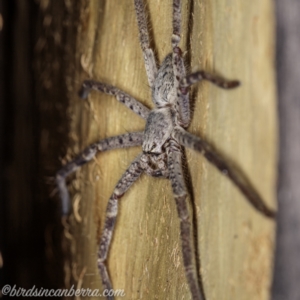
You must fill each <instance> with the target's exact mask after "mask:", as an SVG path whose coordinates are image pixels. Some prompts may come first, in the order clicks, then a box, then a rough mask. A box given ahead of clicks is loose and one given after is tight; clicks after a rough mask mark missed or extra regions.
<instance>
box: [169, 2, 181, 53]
mask: <svg viewBox="0 0 300 300" xmlns="http://www.w3.org/2000/svg"><path fill="white" fill-rule="evenodd" d="M180 32H181V0H174V1H173V34H172V40H171V42H172V48H173V49H174V48H176V47H177V46H178V44H179V42H180Z"/></svg>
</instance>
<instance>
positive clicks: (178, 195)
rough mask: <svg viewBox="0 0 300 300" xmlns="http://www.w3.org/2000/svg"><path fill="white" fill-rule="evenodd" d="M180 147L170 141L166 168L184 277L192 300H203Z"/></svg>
mask: <svg viewBox="0 0 300 300" xmlns="http://www.w3.org/2000/svg"><path fill="white" fill-rule="evenodd" d="M180 148H181V147H180V146H179V145H178V144H177V143H176V142H174V141H172V140H171V141H170V144H169V147H168V148H167V154H168V168H169V171H170V176H169V179H170V181H171V185H172V189H173V194H174V198H175V201H176V207H177V212H178V216H179V219H180V238H181V247H182V257H183V265H184V269H185V275H186V278H187V282H188V285H189V288H190V291H191V294H192V299H193V300H203V299H205V297H204V296H203V295H202V290H201V287H200V283H199V279H198V272H197V265H196V257H195V256H196V252H195V247H194V239H193V232H192V231H193V228H192V222H191V216H190V214H189V210H188V201H187V196H188V194H187V189H186V186H185V181H184V176H183V170H182V160H181V159H182V153H181V149H180Z"/></svg>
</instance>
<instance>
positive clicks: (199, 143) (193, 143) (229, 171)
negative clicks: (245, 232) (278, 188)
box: [173, 127, 276, 218]
mask: <svg viewBox="0 0 300 300" xmlns="http://www.w3.org/2000/svg"><path fill="white" fill-rule="evenodd" d="M173 137H174V139H175V140H176V141H178V142H179V143H180V144H181V145H183V146H186V147H188V148H191V149H194V150H196V151H199V152H200V153H201V154H202V155H204V157H205V158H206V159H207V160H208V161H209V162H210V163H212V164H213V165H214V166H215V167H216V168H218V169H219V170H220V171H221V172H222V174H224V175H226V176H228V177H229V178H230V179H231V180H232V181H233V183H234V184H235V185H236V186H237V187H238V188H239V190H240V191H241V192H242V193H243V194H244V195H245V196H246V198H247V199H248V200H249V202H250V203H251V204H252V205H253V206H254V208H256V209H257V210H258V211H260V212H261V213H262V214H264V215H265V216H267V217H269V218H274V217H275V215H276V212H275V211H274V210H272V209H270V208H268V207H267V206H266V204H265V203H264V201H263V200H262V198H261V197H260V195H259V194H258V193H257V192H256V190H255V189H254V188H253V186H252V185H251V183H250V182H249V180H248V178H247V177H246V175H245V174H244V173H243V172H242V171H241V170H240V169H239V168H238V167H237V166H236V165H234V163H233V162H228V160H227V159H224V158H223V157H222V156H221V155H220V154H218V153H217V152H216V151H215V150H214V149H213V148H212V147H211V146H210V145H209V144H208V143H207V142H205V141H204V140H202V139H201V138H199V137H197V136H195V135H193V134H191V133H189V132H187V131H185V130H184V129H182V128H178V127H177V128H176V129H175V130H174V132H173Z"/></svg>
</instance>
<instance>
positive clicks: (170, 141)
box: [56, 0, 275, 300]
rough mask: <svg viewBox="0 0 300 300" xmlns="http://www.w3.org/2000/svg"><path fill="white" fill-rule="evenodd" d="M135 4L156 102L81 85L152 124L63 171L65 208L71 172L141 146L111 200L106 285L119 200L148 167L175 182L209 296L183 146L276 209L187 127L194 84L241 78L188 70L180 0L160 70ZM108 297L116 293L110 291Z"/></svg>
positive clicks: (198, 298) (259, 203)
mask: <svg viewBox="0 0 300 300" xmlns="http://www.w3.org/2000/svg"><path fill="white" fill-rule="evenodd" d="M134 4H135V10H136V15H137V23H138V28H139V34H140V36H139V37H140V44H141V48H142V51H143V56H144V61H145V68H146V72H147V77H148V82H149V85H150V88H151V91H152V100H153V103H154V105H155V108H154V109H153V110H150V109H148V108H147V107H145V106H144V105H143V104H141V103H140V102H139V101H137V100H136V99H134V98H133V97H132V96H130V95H129V94H127V93H125V92H124V91H122V90H120V89H118V88H116V87H114V86H111V85H109V84H106V83H102V82H98V81H94V80H86V81H84V83H83V85H82V88H81V91H80V96H81V97H82V98H86V97H87V96H88V94H89V92H90V91H91V90H97V91H100V92H102V93H106V94H109V95H112V96H114V97H115V98H116V99H117V100H118V101H120V102H121V103H123V104H124V105H125V106H126V107H128V108H129V109H130V110H132V111H133V112H134V113H136V114H137V115H139V116H140V117H142V118H143V119H144V120H145V121H146V126H145V130H144V131H143V132H134V133H127V134H124V135H120V136H115V137H111V138H107V139H103V140H100V141H98V142H95V143H94V144H92V145H90V146H88V147H87V148H86V149H85V150H84V151H83V152H82V153H81V154H79V155H78V156H77V157H75V158H74V159H73V160H72V161H71V162H69V163H68V164H66V165H65V166H64V167H63V168H62V169H61V170H59V171H58V172H57V174H56V182H57V186H58V190H59V193H60V198H61V201H62V211H63V214H65V215H66V214H68V212H69V208H70V201H69V193H68V190H67V186H66V177H67V176H68V175H69V174H71V173H73V172H75V171H76V170H77V169H78V168H79V167H80V166H82V165H83V164H85V163H87V162H89V161H91V160H92V159H93V158H94V157H95V155H96V154H97V153H98V152H102V151H107V150H111V149H115V148H126V147H133V146H141V147H142V152H141V154H140V155H138V156H137V157H136V158H135V160H134V161H133V162H132V163H131V164H130V165H129V167H128V168H127V170H126V171H125V172H124V174H123V176H122V177H121V178H120V180H119V181H118V183H117V185H116V187H115V189H114V191H113V193H112V195H111V197H110V199H109V201H108V205H107V210H106V218H105V223H104V228H103V231H102V235H101V238H100V244H99V250H98V260H97V264H98V269H99V272H100V276H101V279H102V283H103V287H104V288H106V289H112V284H111V281H110V278H109V274H108V270H107V266H106V260H107V256H108V253H109V248H110V244H111V240H112V235H113V232H114V227H115V223H116V219H117V215H118V202H119V200H120V199H121V197H122V196H123V195H124V193H126V191H127V190H128V189H129V188H130V187H131V185H132V184H133V183H134V182H135V181H136V180H137V179H138V178H139V177H140V175H142V173H146V174H148V175H150V176H153V177H165V178H168V179H169V181H170V183H171V186H172V190H173V194H174V199H175V202H176V206H177V212H178V217H179V219H180V229H179V230H180V238H181V249H182V258H183V265H184V269H185V273H186V279H187V283H188V285H189V289H190V292H191V296H192V299H194V300H203V299H205V297H204V295H203V292H202V289H201V288H200V280H199V278H198V270H197V266H196V252H197V251H196V250H195V249H194V240H193V239H194V237H193V228H192V217H191V216H190V215H189V212H188V194H189V193H188V190H187V187H186V185H185V179H184V175H183V169H182V156H183V152H182V151H183V147H189V148H191V149H193V150H195V151H198V152H200V153H201V154H202V155H204V156H205V157H206V159H207V160H208V161H209V162H210V163H212V164H213V165H214V166H215V167H216V168H217V169H219V170H220V171H221V172H222V174H224V175H226V176H227V177H228V178H229V179H230V180H231V181H232V182H233V183H234V184H235V185H236V186H237V188H239V190H240V191H241V192H242V193H243V194H244V195H245V197H246V198H247V199H248V200H249V202H250V203H251V204H252V205H253V206H254V207H255V208H256V209H257V210H258V211H260V212H261V213H262V214H264V215H265V216H267V217H274V214H275V212H274V211H273V210H271V209H269V208H268V207H267V206H266V205H265V204H264V202H263V200H262V199H261V198H260V196H259V195H258V193H257V192H256V191H255V189H254V188H253V187H252V185H251V183H250V182H249V181H248V179H247V176H246V175H245V174H244V173H243V172H242V171H241V170H240V169H239V168H238V167H237V166H235V164H234V163H233V162H229V161H228V160H226V159H224V158H223V157H222V156H221V155H220V154H219V153H218V152H217V151H215V150H214V149H213V147H211V146H210V145H209V144H208V143H207V142H205V141H204V140H202V139H201V138H199V137H197V136H194V135H192V134H190V133H189V132H187V131H186V130H185V129H186V128H187V127H188V125H189V123H190V121H191V117H190V103H189V94H188V91H189V87H190V86H191V85H192V84H194V83H196V82H198V81H201V80H203V79H204V80H208V81H210V82H212V83H214V84H215V85H217V86H219V87H221V88H224V89H231V88H235V87H237V86H238V85H239V82H238V81H227V80H224V79H222V78H219V77H217V76H215V75H212V74H209V73H206V72H204V71H198V72H195V73H191V74H188V75H187V74H186V71H185V67H184V61H183V57H182V51H181V49H180V48H179V47H178V44H179V42H180V22H181V1H180V0H174V1H173V34H172V38H171V43H172V48H173V51H172V52H171V53H170V54H168V55H167V56H166V58H165V59H164V61H163V62H162V64H161V66H160V68H159V69H158V70H157V67H156V61H155V57H154V53H153V50H152V49H151V47H150V43H149V36H148V29H147V22H146V14H145V8H144V3H143V0H135V1H134ZM108 299H113V298H111V297H108Z"/></svg>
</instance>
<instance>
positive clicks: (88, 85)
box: [79, 80, 150, 120]
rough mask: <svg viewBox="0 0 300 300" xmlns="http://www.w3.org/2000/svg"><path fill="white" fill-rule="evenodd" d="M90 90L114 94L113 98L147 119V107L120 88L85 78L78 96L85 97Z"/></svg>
mask: <svg viewBox="0 0 300 300" xmlns="http://www.w3.org/2000/svg"><path fill="white" fill-rule="evenodd" d="M91 90H96V91H99V92H102V93H105V94H108V95H112V96H115V98H116V99H117V100H118V101H119V102H121V103H123V104H124V105H125V106H126V107H128V108H130V109H131V110H132V111H133V112H134V113H136V114H137V115H139V116H140V117H142V118H143V119H145V120H146V119H147V118H148V115H149V112H150V110H149V108H147V107H146V106H144V105H143V104H142V103H140V102H139V101H138V100H136V99H134V98H133V97H132V96H130V95H128V94H127V93H125V92H123V91H122V90H120V89H118V88H116V87H114V86H112V85H110V84H106V83H102V82H99V81H94V80H85V81H84V82H83V84H82V87H81V89H80V91H79V96H80V97H81V98H82V99H86V98H87V96H88V94H89V93H90V91H91Z"/></svg>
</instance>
